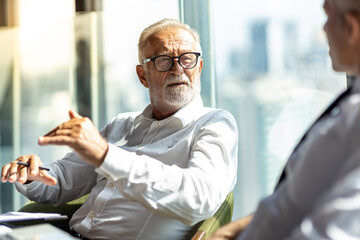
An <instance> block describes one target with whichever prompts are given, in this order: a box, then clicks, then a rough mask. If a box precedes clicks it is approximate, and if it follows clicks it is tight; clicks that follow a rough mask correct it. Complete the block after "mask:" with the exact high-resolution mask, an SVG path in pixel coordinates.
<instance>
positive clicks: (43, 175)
mask: <svg viewBox="0 0 360 240" xmlns="http://www.w3.org/2000/svg"><path fill="white" fill-rule="evenodd" d="M34 180H36V181H39V182H41V183H43V184H46V185H55V184H56V183H57V180H56V178H54V177H53V176H51V175H50V174H49V173H48V172H47V171H46V170H40V171H39V176H38V177H37V178H35V179H34Z"/></svg>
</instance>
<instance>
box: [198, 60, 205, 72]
mask: <svg viewBox="0 0 360 240" xmlns="http://www.w3.org/2000/svg"><path fill="white" fill-rule="evenodd" d="M203 64H204V60H203V59H200V62H199V73H200V74H201V70H202V68H203Z"/></svg>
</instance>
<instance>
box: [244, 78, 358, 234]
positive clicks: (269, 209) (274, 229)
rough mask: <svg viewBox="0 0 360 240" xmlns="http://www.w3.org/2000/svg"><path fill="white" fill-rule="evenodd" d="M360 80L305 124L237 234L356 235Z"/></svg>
mask: <svg viewBox="0 0 360 240" xmlns="http://www.w3.org/2000/svg"><path fill="white" fill-rule="evenodd" d="M359 146H360V80H359V79H358V80H356V81H355V82H354V85H353V87H352V90H351V92H350V95H349V96H347V97H346V98H345V99H343V100H342V101H341V102H340V103H339V105H338V106H337V107H336V108H334V109H333V110H332V111H331V113H330V114H328V115H326V116H324V117H323V118H321V119H320V120H319V121H317V122H316V124H315V125H314V126H313V127H312V128H311V129H310V131H309V132H308V133H307V137H306V138H305V140H304V141H303V142H302V144H301V145H300V146H299V147H298V149H297V150H296V151H295V152H294V153H293V154H292V155H291V157H290V159H289V161H288V163H287V166H286V176H287V177H286V179H285V180H284V181H283V182H282V183H281V184H280V186H279V188H278V189H277V190H276V191H275V192H274V193H273V194H272V195H270V196H269V197H267V198H265V199H264V200H263V201H261V203H260V204H259V206H258V209H257V211H256V213H255V215H254V218H253V221H252V222H251V224H250V225H249V227H248V228H247V229H246V230H245V231H244V233H243V234H241V235H240V236H239V237H238V238H237V239H238V240H245V239H251V240H257V239H258V240H264V239H266V240H272V239H274V240H281V239H289V240H290V239H291V240H295V239H296V240H300V239H337V240H346V239H360V227H359V226H360V225H359V222H360V191H359V190H360V147H359Z"/></svg>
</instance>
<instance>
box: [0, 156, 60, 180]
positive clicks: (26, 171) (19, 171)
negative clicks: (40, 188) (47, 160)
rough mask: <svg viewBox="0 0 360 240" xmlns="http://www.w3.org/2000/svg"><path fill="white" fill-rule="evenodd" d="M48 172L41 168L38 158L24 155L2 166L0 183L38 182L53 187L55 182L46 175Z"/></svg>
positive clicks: (46, 169)
mask: <svg viewBox="0 0 360 240" xmlns="http://www.w3.org/2000/svg"><path fill="white" fill-rule="evenodd" d="M49 170H50V169H49V168H46V167H43V166H42V162H41V160H40V158H39V156H37V155H24V156H21V157H19V158H18V159H16V160H14V161H12V162H10V163H8V164H5V165H4V166H3V168H2V171H1V181H2V182H7V181H8V182H11V183H14V182H19V183H29V182H31V181H38V182H41V183H43V184H46V185H55V184H56V183H57V180H56V178H54V177H53V176H51V175H50V174H49V173H48V171H49Z"/></svg>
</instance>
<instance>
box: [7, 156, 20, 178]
mask: <svg viewBox="0 0 360 240" xmlns="http://www.w3.org/2000/svg"><path fill="white" fill-rule="evenodd" d="M18 169H19V165H18V164H17V163H16V161H13V162H11V163H10V170H9V179H8V181H9V182H11V183H14V182H16V181H17V179H18Z"/></svg>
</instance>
